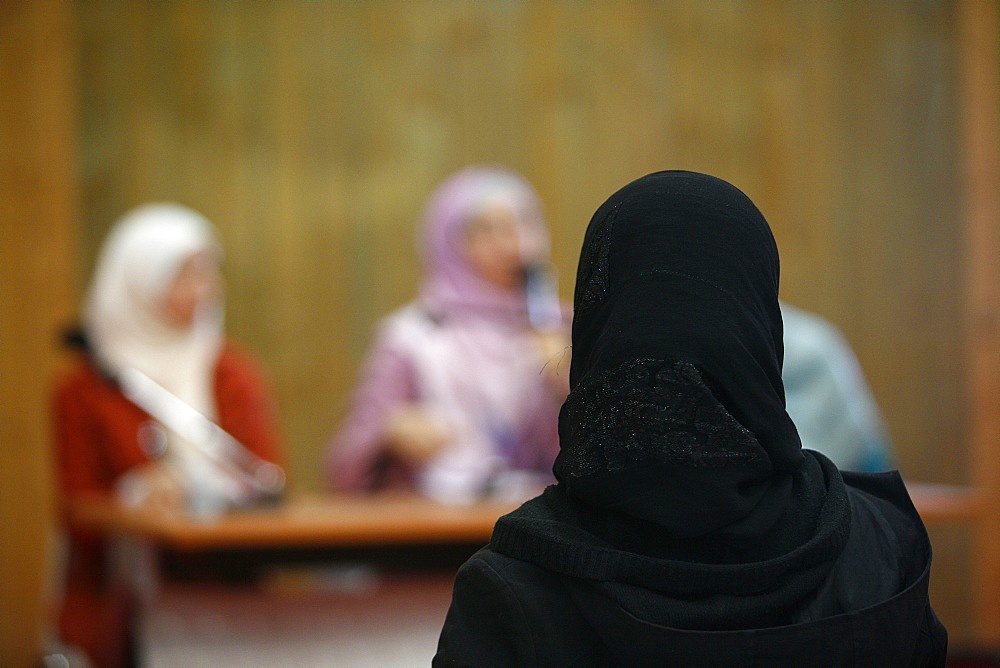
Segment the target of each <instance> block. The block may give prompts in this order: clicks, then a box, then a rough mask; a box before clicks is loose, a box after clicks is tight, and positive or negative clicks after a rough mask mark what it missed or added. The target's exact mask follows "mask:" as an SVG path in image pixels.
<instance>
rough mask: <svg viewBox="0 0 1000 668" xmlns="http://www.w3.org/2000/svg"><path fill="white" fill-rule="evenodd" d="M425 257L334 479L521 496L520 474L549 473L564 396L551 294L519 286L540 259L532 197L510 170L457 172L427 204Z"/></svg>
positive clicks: (563, 362) (449, 498) (373, 368)
mask: <svg viewBox="0 0 1000 668" xmlns="http://www.w3.org/2000/svg"><path fill="white" fill-rule="evenodd" d="M422 251H423V261H424V265H425V269H426V278H425V279H424V282H423V286H422V288H421V290H420V295H419V297H418V298H417V299H416V300H415V301H414V302H412V303H410V304H409V305H407V306H405V307H404V308H402V309H401V310H399V311H397V312H396V313H393V314H391V315H390V316H389V317H388V318H386V320H385V321H384V322H383V323H382V325H381V327H380V331H379V333H378V337H377V339H376V341H375V344H374V346H373V348H372V350H371V351H370V352H369V354H368V360H367V364H366V366H365V367H364V370H363V372H362V377H361V381H360V385H359V387H358V389H357V390H356V392H355V396H354V398H353V404H352V406H351V408H350V410H349V413H348V415H347V416H346V419H345V421H344V423H343V424H342V426H341V428H340V430H339V432H338V433H337V434H336V435H335V437H334V439H333V440H332V441H331V444H330V445H329V447H328V451H327V458H326V463H327V473H328V476H329V479H330V481H331V483H332V485H333V487H334V488H336V489H338V490H341V491H360V490H371V489H379V488H385V487H409V488H412V489H417V490H419V491H421V492H423V493H425V494H427V495H428V496H430V497H432V498H435V499H437V500H440V501H443V502H450V503H464V502H468V501H472V500H474V499H476V498H479V497H480V496H482V495H483V494H485V493H488V492H489V490H491V489H493V490H496V489H501V490H503V491H502V492H501V493H513V494H516V493H518V490H517V488H519V487H522V486H523V485H522V484H521V483H523V482H524V481H525V476H527V478H528V479H529V480H530V479H531V478H532V477H534V476H539V475H541V476H547V475H550V474H549V471H550V469H551V466H552V461H553V459H554V458H555V455H556V451H557V448H558V445H557V443H558V436H557V433H556V417H557V414H558V411H559V405H560V403H561V402H562V400H563V398H565V396H566V392H567V391H568V383H567V368H568V360H569V354H568V343H569V339H568V335H567V331H566V327H565V323H564V322H563V317H562V314H561V307H560V305H559V302H558V299H557V298H556V297H555V292H554V289H552V288H545V287H544V285H543V286H542V292H541V293H538V292H535V291H533V290H528V289H526V288H527V287H529V286H528V285H527V284H526V283H527V281H529V278H530V277H531V276H532V272H531V270H532V268H534V267H537V266H540V265H542V264H543V263H544V262H545V261H546V259H547V257H548V235H547V232H546V228H545V222H544V220H543V218H542V211H541V206H540V203H539V201H538V197H537V195H536V194H535V192H534V191H533V190H532V188H531V187H530V186H529V185H528V184H527V183H526V182H525V181H524V180H523V179H522V178H521V177H519V176H517V175H516V174H513V173H511V172H509V171H506V170H502V169H497V168H488V167H472V168H468V169H466V170H463V171H461V172H459V173H458V174H455V175H453V176H452V177H451V178H449V179H447V180H446V181H445V183H444V184H443V185H441V186H440V188H439V189H438V190H437V191H436V192H435V193H434V194H433V196H432V197H431V199H430V203H429V204H428V207H427V210H426V213H425V217H424V224H423V230H422ZM546 290H547V294H546ZM536 298H537V299H536Z"/></svg>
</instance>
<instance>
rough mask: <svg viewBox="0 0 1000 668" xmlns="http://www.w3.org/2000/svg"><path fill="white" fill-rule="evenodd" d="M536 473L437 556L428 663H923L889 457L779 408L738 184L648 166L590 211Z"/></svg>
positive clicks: (936, 647) (777, 361)
mask: <svg viewBox="0 0 1000 668" xmlns="http://www.w3.org/2000/svg"><path fill="white" fill-rule="evenodd" d="M574 309H575V313H574V321H573V361H572V365H571V370H570V386H571V388H572V390H571V392H570V394H569V396H568V397H567V399H566V403H565V404H564V406H563V408H562V412H561V413H560V417H559V420H560V422H559V432H560V452H559V456H558V458H557V459H556V463H555V467H554V470H555V474H556V478H557V479H558V483H557V484H555V485H552V486H550V487H548V488H547V489H546V490H545V491H544V493H543V494H542V495H541V496H539V497H537V498H535V499H532V500H530V501H528V502H527V503H525V504H524V505H522V506H521V507H520V508H519V509H518V510H516V511H514V512H513V513H510V514H508V515H506V516H504V517H502V518H501V519H500V520H499V521H498V522H497V524H496V527H495V528H494V531H493V536H492V539H491V541H490V544H489V546H487V547H486V548H483V549H482V550H481V551H480V552H478V553H477V554H476V555H474V556H473V557H472V558H471V559H470V560H469V561H468V562H467V563H466V564H465V565H463V566H462V568H461V569H460V570H459V573H458V575H457V578H456V580H455V585H454V592H453V598H452V603H451V608H450V610H449V612H448V615H447V619H446V621H445V624H444V628H443V630H442V632H441V637H440V640H439V644H438V654H437V656H436V657H435V659H434V664H435V665H438V666H445V665H477V666H514V665H517V666H537V665H574V666H577V665H579V666H591V665H599V666H645V665H656V666H664V665H671V666H673V665H678V666H695V665H697V666H702V665H711V666H746V665H755V666H778V665H780V666H798V665H803V663H806V664H809V663H820V664H822V665H830V666H856V665H864V666H909V665H943V664H944V659H945V649H946V644H947V633H946V631H945V629H944V627H943V626H942V625H941V624H940V622H939V621H938V619H937V617H936V616H935V614H934V612H933V610H932V609H931V606H930V602H929V600H928V594H927V587H928V578H929V575H930V563H931V548H930V543H929V540H928V537H927V533H926V531H925V529H924V526H923V524H922V522H921V520H920V517H919V515H917V512H916V510H915V509H914V507H913V505H912V503H911V501H910V499H909V496H908V495H907V492H906V488H905V487H904V486H903V482H902V480H901V479H900V477H899V475H898V474H896V473H869V474H863V473H843V474H842V473H841V472H840V471H839V470H838V469H837V468H836V466H834V465H833V464H832V463H831V462H830V460H829V459H827V458H826V457H824V456H823V455H821V454H819V453H816V452H812V451H808V450H803V449H802V447H801V446H800V444H799V437H798V434H797V433H796V430H795V425H794V424H793V423H792V421H791V419H790V418H789V417H788V414H787V413H786V412H785V406H784V394H783V390H782V382H781V356H782V325H781V311H780V308H779V305H778V251H777V247H776V246H775V242H774V239H773V237H772V235H771V230H770V228H769V227H768V224H767V222H766V221H765V220H764V217H763V216H762V215H761V213H760V212H759V211H758V210H757V208H756V207H755V206H754V205H753V203H752V202H751V201H750V200H749V199H748V198H747V197H746V195H744V194H743V193H742V192H740V191H739V190H737V189H736V188H735V187H733V186H731V185H730V184H728V183H726V182H724V181H721V180H719V179H716V178H713V177H710V176H706V175H703V174H696V173H691V172H679V171H668V172H659V173H655V174H651V175H649V176H646V177H643V178H641V179H639V180H637V181H634V182H633V183H631V184H629V185H627V186H625V187H624V188H623V189H621V190H620V191H618V192H617V193H616V194H614V195H612V196H611V198H609V199H608V200H607V202H605V203H604V204H603V205H602V206H601V207H600V208H599V209H598V210H597V212H596V214H595V215H594V217H593V219H592V220H591V223H590V227H589V228H588V230H587V234H586V237H585V239H584V243H583V251H582V253H581V256H580V264H579V270H578V274H577V282H576V296H575V303H574Z"/></svg>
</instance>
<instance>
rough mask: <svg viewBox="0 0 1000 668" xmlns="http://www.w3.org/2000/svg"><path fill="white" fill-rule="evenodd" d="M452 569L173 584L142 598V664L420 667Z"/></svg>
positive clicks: (443, 607)
mask: <svg viewBox="0 0 1000 668" xmlns="http://www.w3.org/2000/svg"><path fill="white" fill-rule="evenodd" d="M453 577H454V576H453V573H448V572H445V573H431V574H427V573H423V574H410V575H401V574H384V573H379V572H377V571H375V570H372V569H370V568H367V567H361V566H357V567H349V568H340V569H338V570H336V571H325V572H324V571H315V570H314V571H309V572H300V573H294V572H287V573H282V574H279V575H277V576H275V577H272V578H270V579H269V580H268V581H267V582H265V583H263V584H258V585H256V586H253V587H248V586H232V585H221V584H208V583H199V584H174V585H170V586H167V587H164V588H162V589H161V590H160V591H159V592H157V593H156V595H155V596H154V597H153V599H152V600H151V601H150V602H149V603H148V605H147V607H146V611H145V614H144V615H143V622H142V628H141V631H140V637H139V644H140V658H141V662H142V665H143V666H149V667H151V668H166V667H169V666H351V667H355V666H358V667H361V666H400V667H404V666H428V665H430V661H431V658H432V657H433V656H434V651H435V647H436V646H437V638H438V634H439V633H440V631H441V626H442V624H443V623H444V618H445V614H446V613H447V610H448V604H449V602H450V600H451V585H452V580H453Z"/></svg>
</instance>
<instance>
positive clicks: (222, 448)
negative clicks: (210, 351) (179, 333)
mask: <svg viewBox="0 0 1000 668" xmlns="http://www.w3.org/2000/svg"><path fill="white" fill-rule="evenodd" d="M118 382H119V386H120V387H121V389H122V392H123V393H124V394H125V396H126V397H127V398H128V399H129V400H130V401H132V402H133V403H135V404H136V405H138V406H139V407H140V408H142V409H143V410H145V411H146V412H147V413H149V415H151V416H152V417H153V418H154V419H155V420H156V421H157V422H159V423H160V424H162V425H163V426H164V427H166V428H168V429H170V430H171V431H173V432H175V433H176V434H178V435H179V436H181V438H183V439H185V440H186V441H187V442H189V443H190V444H191V445H193V446H194V447H195V448H197V449H198V450H199V451H200V452H201V453H202V454H203V455H204V456H205V457H206V458H207V460H208V461H209V462H211V464H212V465H213V466H215V467H216V468H217V470H218V471H219V472H220V473H222V474H223V475H228V476H231V477H232V478H233V479H234V480H238V481H240V482H241V483H242V484H243V485H245V486H246V487H247V488H248V489H249V490H251V495H250V496H251V498H250V499H231V500H230V501H236V502H240V501H244V502H245V501H251V500H253V501H258V502H261V501H262V502H265V503H267V502H276V501H277V500H279V499H280V497H281V495H282V492H283V491H284V487H285V472H284V471H283V470H282V468H281V467H280V466H278V465H277V464H273V463H271V462H269V461H267V460H265V459H262V458H261V457H258V456H257V455H256V454H254V453H253V452H251V451H250V450H249V449H247V447H246V446H244V445H243V444H242V443H240V442H239V441H237V440H236V439H235V438H233V437H232V436H231V435H230V434H229V433H228V432H226V431H225V430H224V429H222V427H220V426H218V425H217V424H215V423H214V422H212V421H211V420H210V419H208V418H207V417H205V416H204V415H202V414H201V413H200V412H198V411H197V410H195V409H194V408H192V407H191V406H190V405H189V404H188V403H187V402H185V401H183V400H182V399H180V398H179V397H177V396H176V395H174V394H173V393H172V392H170V391H169V390H167V389H166V388H165V387H163V386H162V385H160V384H159V383H157V382H156V381H154V380H153V379H152V378H150V377H149V376H147V375H146V374H144V373H142V372H141V371H139V370H138V369H135V368H134V367H129V368H126V369H123V370H122V371H121V373H120V374H119V377H118ZM151 445H152V446H153V449H154V450H157V451H158V452H151V453H150V454H151V455H153V456H156V455H162V454H163V452H164V451H165V449H166V440H165V438H163V437H161V438H160V439H158V440H157V442H155V443H151Z"/></svg>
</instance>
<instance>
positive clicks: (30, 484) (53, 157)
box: [0, 0, 78, 666]
mask: <svg viewBox="0 0 1000 668" xmlns="http://www.w3.org/2000/svg"><path fill="white" fill-rule="evenodd" d="M75 57H76V42H75V31H74V24H73V14H72V12H71V10H70V7H69V5H67V4H66V3H65V2H61V1H60V0H51V1H50V0H39V1H38V2H34V1H32V2H28V1H23V2H22V1H18V0H12V1H11V2H4V3H0V665H4V666H34V665H38V662H39V659H40V657H41V652H42V645H43V634H44V631H45V630H46V629H47V628H48V626H47V622H48V613H49V608H48V603H49V601H50V600H51V597H50V594H51V593H52V591H53V589H52V588H53V586H54V583H55V582H54V579H53V578H52V577H51V575H52V574H54V573H55V572H56V570H55V565H54V560H53V555H52V554H51V553H50V552H48V551H47V548H48V546H49V544H50V540H51V539H52V532H51V528H52V521H51V520H52V511H53V497H52V494H51V482H50V481H51V476H50V470H51V465H50V462H51V459H50V451H49V443H50V439H49V424H50V422H49V391H50V382H51V379H52V377H53V374H54V373H55V372H56V370H57V368H58V367H59V363H60V361H61V358H60V354H59V349H58V344H57V334H56V332H57V329H58V327H59V326H60V325H61V324H62V323H64V322H65V321H66V319H67V318H68V317H69V315H70V313H71V312H72V308H73V307H72V302H73V298H74V295H73V284H74V280H73V279H74V276H73V272H72V267H73V262H74V255H75V246H76V244H75V232H76V224H77V222H78V220H77V217H76V214H77V204H78V203H77V199H76V194H77V191H76V187H75V186H76V178H75V174H74V164H73V155H74V153H75V143H74V142H75V131H76V128H75V112H76V106H75V95H74V92H73V71H74V66H75Z"/></svg>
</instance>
